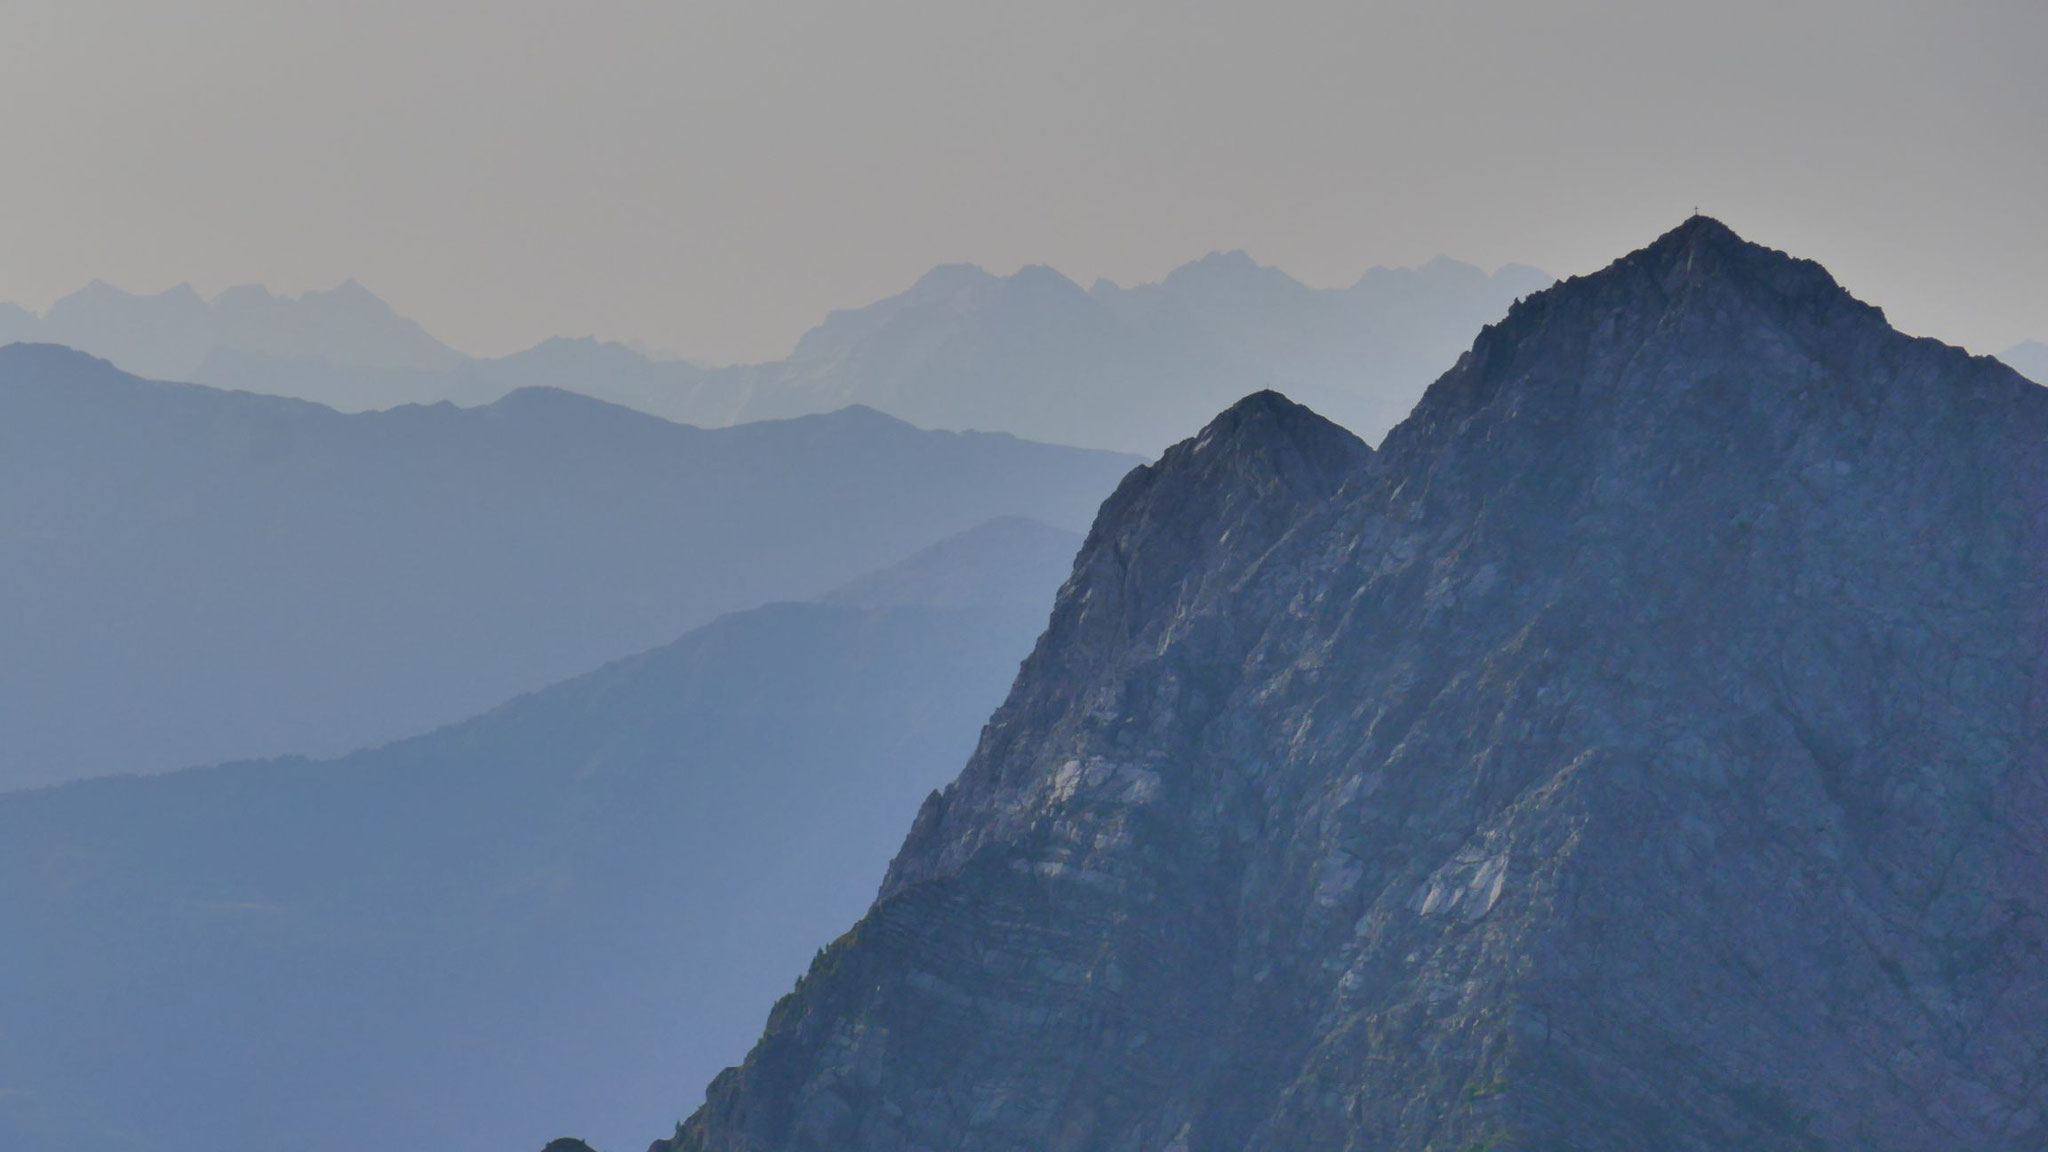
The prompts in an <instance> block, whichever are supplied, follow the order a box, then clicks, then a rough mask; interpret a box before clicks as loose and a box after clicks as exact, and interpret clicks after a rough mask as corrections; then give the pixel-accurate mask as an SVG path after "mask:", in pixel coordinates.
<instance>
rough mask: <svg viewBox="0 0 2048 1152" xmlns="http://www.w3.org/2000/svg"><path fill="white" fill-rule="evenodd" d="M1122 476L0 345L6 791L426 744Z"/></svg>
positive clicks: (1039, 513) (1064, 508) (965, 442)
mask: <svg viewBox="0 0 2048 1152" xmlns="http://www.w3.org/2000/svg"><path fill="white" fill-rule="evenodd" d="M1134 462H1135V461H1134V459H1133V458H1130V457H1123V456H1116V455H1111V454H1106V453H1096V452H1087V451H1082V450H1078V449H1070V448H1059V447H1050V446H1045V445H1038V444H1031V443H1027V442H1024V441H1020V440H1017V439H1014V438H1012V437H1009V436H1004V435H985V434H984V435H970V434H960V433H949V432H925V431H920V430H918V429H915V428H912V427H910V426H909V425H907V424H904V423H902V422H900V421H897V420H894V419H891V418H889V417H886V416H883V415H881V414H880V413H877V412H874V411H871V410H868V409H860V408H854V409H847V410H844V411H840V412H838V413H834V414H830V415H823V416H814V417H806V418H802V419H796V420H789V421H782V422H771V423H758V424H749V425H742V426H738V427H733V428H726V429H719V430H715V431H706V430H703V429H698V428H691V427H685V426H681V425H677V424H672V423H669V422H667V421H665V420H661V419H658V418H655V417H652V416H649V415H646V414H644V413H639V412H633V411H629V410H627V409H624V408H619V407H615V406H612V405H608V404H604V403H601V402H598V401H596V400H593V399H590V398H588V397H583V396H577V395H573V394H571V393H567V392H560V391H552V390H538V389H529V390H524V391H520V392H516V393H513V394H512V395H510V396H507V397H505V398H504V399H502V400H499V401H497V402H496V403H493V404H491V405H489V406H487V407H482V408H474V409H459V408H456V407H453V406H450V405H438V406H433V407H405V408H398V409H393V410H391V411H387V412H381V413H371V414H361V415H343V414H340V413H337V412H334V411H332V410H330V409H326V408H322V407H319V406H316V405H313V404H308V403H304V402H301V401H295V400H287V399H282V398H278V397H271V396H256V395H249V394H243V393H229V392H222V391H217V390H215V389H211V388H204V387H199V386H196V385H180V384H164V383H155V382H149V381H144V380H139V379H137V378H135V377H132V376H128V375H125V374H123V373H121V372H119V371H117V370H115V369H114V368H112V367H111V366H109V365H107V364H106V363H104V362H101V361H97V360H94V359H91V358H89V357H86V356H84V355H81V354H79V353H76V352H71V351H69V350H66V349H61V348H55V347H49V346H32V345H16V346H13V347H10V348H6V349H0V540H5V541H7V542H8V544H7V546H6V547H4V548H0V587H4V588H6V589H7V591H8V595H7V596H6V597H4V599H0V651H4V652H6V653H7V658H6V660H5V662H4V667H0V788H4V787H19V786H23V785H28V784H36V783H44V782H49V781H54V780H59V779H65V778H71V777H76V776H80V775H88V774H96V773H104V772H113V771H147V770H156V769H164V768H173V767H181V766H184V765H188V764H201V763H213V762H219V761H222V760H228V759H236V758H242V757H249V756H261V755H278V754H286V753H299V754H308V755H337V754H340V753H342V752H346V751H348V750H350V749H351V748H357V747H362V746H364V745H367V744H371V743H376V742H379V741H383V740H389V739H393V738H396V737H399V736H403V735H406V734H409V733H413V732H419V731H423V730H425V729H427V728H429V727H432V726H433V725H435V724H440V723H446V722H447V721H449V720H452V719H456V718H458V717H461V716H464V715H468V714H471V713H474V712H476V711H478V710H480V709H482V708H486V707H489V706H490V705H492V704H493V703H495V702H497V701H500V700H504V699H506V698H507V697H510V696H512V695H513V694H515V693H517V692H521V691H528V690H531V689H534V688H538V687H541V686H543V685H545V684H548V683H551V682H554V681H557V680H560V679H562V678H564V677H566V676H570V675H574V674H577V673H579V672H582V671H585V670H588V669H590V668H593V667H596V666H597V665H599V664H601V663H603V662H604V661H606V660H610V659H615V658H617V657H619V656H621V655H623V654H625V653H629V652H633V651H637V650H640V649H643V648H645V647H647V646H648V645H650V644H654V643H659V642H662V641H663V640H665V639H668V638H671V637H674V636H676V635H678V634H679V633H681V632H682V631H683V630H684V629H686V628H689V627H691V626H693V625H696V624H699V623H703V622H704V621H707V620H709V619H711V618H712V617H714V616H716V615H718V614H719V613H722V612H726V611H730V610H733V609H736V608H743V607H750V606H753V605H756V604H761V603H764V602H767V601H770V600H777V599H790V598H799V597H805V596H811V595H815V594H817V593H819V592H820V591H822V590H824V589H826V588H829V587H832V586H834V585H836V584H838V583H840V582H842V581H844V580H846V579H849V578H850V577H852V576H854V575H856V574H858V573H860V572H863V571H868V570H872V569H874V568H876V567H877V566H880V565H883V564H886V563H888V562H889V561H890V560H892V559H894V558H897V557H901V556H903V555H905V554H907V553H909V552H910V551H912V550H914V549H916V548H919V547H921V546H923V545H926V544H929V543H931V542H933V541H935V540H938V539H940V538H942V537H944V536H946V535H949V534H951V533H955V532H959V531H961V530H963V529H965V528H967V527H969V526H971V525H973V524H977V523H980V522H982V521H985V520H988V519H990V518H991V517H994V516H1000V515H1005V514H1020V515H1028V516H1032V517H1035V518H1038V519H1041V520H1044V521H1046V522H1048V523H1052V524H1056V525H1061V526H1067V527H1075V526H1079V525H1080V524H1083V523H1085V522H1086V520H1087V518H1088V516H1089V515H1090V513H1091V511H1092V509H1093V508H1094V506H1095V505H1096V504H1097V503H1098V502H1099V501H1100V499H1101V497H1102V496H1103V494H1104V493H1106V492H1108V491H1109V490H1110V489H1111V487H1112V486H1113V485H1114V484H1115V482H1116V480H1117V478H1118V477H1119V476H1121V475H1122V474H1123V473H1124V472H1125V471H1126V470H1127V469H1128V468H1129V467H1130V466H1131V464H1132V463H1134Z"/></svg>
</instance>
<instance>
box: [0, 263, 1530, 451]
mask: <svg viewBox="0 0 2048 1152" xmlns="http://www.w3.org/2000/svg"><path fill="white" fill-rule="evenodd" d="M1550 280H1551V278H1550V277H1549V276H1547V275H1545V274H1544V273H1542V272H1539V271H1537V270H1535V269H1533V268H1527V267H1523V266H1519V265H1509V266H1507V267H1504V268H1502V269H1500V270H1498V271H1496V272H1494V273H1492V274H1488V273H1485V272H1482V271H1481V270H1479V269H1478V268H1475V267H1473V266H1471V265H1468V264H1461V263H1459V262H1457V261H1454V260H1448V259H1442V258H1439V259H1437V260H1435V261H1432V262H1431V263H1429V264H1428V265H1425V266H1423V267H1421V268H1401V269H1392V268H1375V269H1372V270H1371V271H1369V272H1367V273H1366V274H1365V275H1364V276H1362V277H1361V278H1360V279H1359V280H1358V282H1357V283H1356V284H1354V285H1352V286H1351V287H1349V288H1338V289H1316V288H1310V287H1308V286H1307V285H1305V284H1302V283H1301V282H1299V281H1297V280H1295V279H1294V278H1293V277H1291V276H1289V275H1287V274H1286V273H1285V272H1282V271H1280V270H1279V269H1277V268H1269V267H1263V266H1260V265H1258V264H1256V263H1254V262H1253V261H1252V260H1251V258H1250V257H1249V256H1246V255H1245V254H1244V253H1242V252H1235V253H1218V254H1213V255H1211V256H1208V257H1205V258H1203V259H1201V260H1198V261H1195V262H1194V263H1192V264H1189V265H1186V266H1185V267H1183V268H1181V269H1179V270H1177V271H1175V272H1174V273H1172V274H1171V275H1169V276H1167V277H1166V278H1165V279H1164V280H1163V281H1162V282H1160V283H1157V284H1141V285H1136V286H1133V287H1129V288H1123V287H1119V286H1117V285H1115V284H1112V283H1110V282H1108V281H1102V282H1099V283H1097V284H1096V285H1095V287H1094V288H1093V289H1089V290H1083V289H1082V288H1081V287H1080V286H1079V285H1077V284H1075V283H1074V282H1072V281H1070V280H1068V279H1067V278H1066V277H1065V276H1062V275H1061V274H1060V273H1058V272H1056V271H1054V270H1053V269H1051V268H1047V267H1044V266H1042V265H1032V266H1027V267H1025V268H1023V269H1020V270H1019V271H1017V272H1015V273H1013V274H1011V275H1008V276H997V275H993V274H991V273H989V272H986V271H984V270H982V269H981V268H978V267H975V266H973V265H969V264H946V265H940V266H939V267H937V268H934V269H933V270H932V271H930V272H928V273H926V274H925V275H924V276H922V277H920V278H919V279H918V281H917V282H916V283H915V284H913V285H911V286H910V287H909V288H908V289H906V290H905V291H903V292H900V293H898V294H896V295H894V296H890V297H888V298H886V299H883V300H879V301H876V302H874V303H872V304H869V305H866V306H864V307H858V308H847V309H841V310H838V311H835V312H833V313H831V314H830V315H828V316H827V317H826V318H825V319H824V320H823V321H822V322H821V323H820V324H819V325H818V326H817V327H815V328H813V329H812V330H811V331H810V332H808V333H806V334H805V335H804V337H803V338H802V340H801V341H799V343H798V344H797V346H796V348H795V349H794V351H793V352H792V353H791V354H790V355H789V356H788V357H786V358H784V359H782V360H778V361H771V362H766V363H761V364H745V365H730V366H723V367H711V366H705V365H699V364H693V363H687V362H682V361H677V360H663V359H657V358H653V357H650V356H648V355H645V354H643V353H641V352H638V351H635V350H634V349H631V348H628V347H626V346H625V345H622V344H617V343H609V342H601V341H598V340H594V339H588V338H583V339H562V338H556V339H550V340H546V341H543V342H542V343H540V344H538V345H535V346H534V347H532V348H529V349H527V350H526V351H523V352H519V353H515V354H513V355H510V356H505V357H501V358H497V359H482V358H470V357H464V356H462V355H460V354H458V353H456V352H453V351H452V350H450V349H448V348H446V347H445V346H443V345H441V344H439V343H438V342H435V341H433V340H432V338H431V337H428V336H427V335H426V333H425V332H424V331H422V330H420V329H419V327H418V325H416V324H413V323H412V322H411V321H407V320H403V319H401V318H399V317H397V316H396V315H395V314H393V313H391V311H390V309H389V308H387V307H385V306H384V305H383V303H382V302H381V301H378V300H377V299H376V298H375V297H374V296H371V295H370V294H369V293H368V292H367V291H365V290H364V289H362V288H361V287H359V286H357V285H354V284H353V283H351V284H345V285H342V286H341V287H339V288H336V289H333V290H330V291H328V292H311V293H307V294H305V295H304V296H302V297H299V298H297V299H289V298H281V297H274V296H271V295H269V294H268V293H266V292H264V291H263V290H262V289H258V288H241V289H232V290H230V291H229V292H226V293H223V294H221V295H220V296H219V297H217V298H215V299H214V300H212V301H207V300H205V299H203V298H201V297H200V296H199V294H198V293H196V292H194V291H192V290H191V289H190V288H183V289H174V290H172V291H170V292H166V293H162V294H159V295H156V296H134V295H130V294H128V293H124V292H121V291H119V290H118V289H114V288H111V287H108V286H106V285H93V286H91V287H89V288H87V289H85V290H82V291H81V292H79V293H76V294H74V295H73V296H72V297H67V298H66V299H65V300H64V301H60V302H59V304H58V305H57V306H56V307H54V308H52V309H51V312H50V315H49V316H48V317H46V318H42V319H38V318H37V317H35V316H33V315H32V314H30V313H27V312H25V311H23V310H21V309H19V308H11V306H8V307H0V343H5V342H8V341H36V340H54V341H57V342H59V343H65V344H69V345H72V346H75V347H78V348H81V349H84V350H86V351H88V352H91V353H94V354H96V355H102V356H107V357H109V358H110V359H112V360H113V361H114V362H116V363H117V364H119V365H120V366H121V367H123V368H124V369H127V370H129V371H134V372H138V373H140V374H143V375H147V376H155V377H160V378H167V379H178V380H196V381H198V382H201V383H206V384H211V385H214V386H217V387H223V388H234V389H241V390H246V391H251V392H261V393H269V394H278V395H289V396H295V397H299V398H302V399H309V400H315V401H318V402H321V403H325V404H329V405H332V406H335V407H338V408H341V409H344V410H347V411H363V410H373V409H382V408H389V407H392V406H396V405H401V404H406V403H421V402H433V401H440V400H448V401H452V402H455V403H459V404H465V405H475V404H484V403H489V402H492V401H494V400H497V399H498V398H500V397H502V396H504V395H505V394H507V393H508V392H511V391H514V390H516V389H519V388H525V387H553V388H562V389H566V390H570V391H575V392H581V393H585V394H587V395H592V396H596V397H598V398H600V399H604V400H607V401H609V402H612V403H617V404H623V405H626V406H628V407H632V408H637V409H640V410H642V411H645V412H651V413H654V414H656V415H659V416H663V417H666V418H668V419H672V420H677V421H680V422H683V423H689V424H695V425H700V426H706V427H722V426H725V425H729V424H736V423H745V422H749V421H757V420H768V419H780V418H784V417H790V416H799V415H805V414H811V413H819V412H832V411H837V410H839V409H841V408H845V407H847V406H849V405H854V404H862V405H867V406H870V407H874V408H877V409H880V410H882V411H885V412H888V413H889V414H890V415H893V416H896V417H898V418H901V419H904V420H907V421H909V422H911V423H913V424H916V425H918V426H920V427H925V428H946V429H959V430H966V429H981V430H987V431H1002V432H1010V433H1013V434H1015V435H1019V436H1024V437H1026V438H1029V439H1041V440H1047V441H1050V442H1054V443H1061V444H1076V445H1080V446H1083V447H1106V448H1111V449H1115V450H1120V451H1132V452H1141V453H1144V454H1146V455H1152V454H1156V453H1157V452H1158V451H1159V450H1161V449H1163V448H1164V447H1166V445H1168V444H1170V443H1172V442H1174V441H1175V440H1178V439H1180V438H1182V437H1183V436H1185V435H1187V434H1189V433H1191V432H1193V431H1194V430H1195V429H1196V428H1197V427H1199V426H1200V423H1201V421H1203V420H1204V419H1206V418H1207V417H1208V416H1209V415H1211V414H1212V413H1214V412H1215V411H1216V409H1217V408H1219V407H1221V406H1222V405H1224V404H1226V403H1228V402H1229V401H1230V400H1232V399H1235V398H1236V397H1238V396H1240V395H1242V394H1243V393H1244V392H1245V391H1247V390H1249V389H1250V388H1253V387H1258V386H1270V387H1281V388H1285V389H1287V390H1288V391H1290V392H1291V393H1294V394H1296V395H1297V396H1298V397H1299V398H1302V399H1306V400H1310V401H1312V402H1314V403H1315V404H1316V405H1317V406H1318V407H1319V408H1321V409H1322V410H1324V411H1325V412H1327V413H1328V414H1329V415H1331V416H1332V417H1333V418H1335V419H1337V420H1339V421H1340V422H1342V423H1346V424H1348V425H1350V426H1351V427H1353V428H1354V429H1356V430H1357V431H1359V432H1360V433H1362V434H1364V435H1367V436H1369V437H1373V438H1377V437H1378V436H1379V435H1381V434H1382V433H1384V432H1385V430H1386V429H1387V428H1388V427H1389V426H1391V425H1392V424H1393V423H1394V422H1395V421H1397V420H1399V419H1400V418H1401V417H1402V416H1403V415H1405V414H1406V412H1407V410H1408V408H1409V407H1410V406H1411V405H1412V404H1413V403H1414V401H1415V398H1416V397H1417V396H1419V395H1420V394H1421V390H1422V387H1423V386H1424V385H1425V384H1426V383H1427V382H1428V381H1429V380H1430V379H1431V378H1432V377H1433V376H1435V375H1436V374H1437V373H1439V372H1441V371H1442V370H1443V369H1444V368H1445V367H1446V366H1447V365H1449V364H1450V362H1451V361H1452V360H1453V359H1455V358H1456V355H1457V352H1458V350H1459V349H1461V348H1463V347H1464V345H1465V344H1466V342H1467V341H1468V340H1469V339H1470V337H1471V333H1472V332H1473V331H1474V330H1476V329H1477V328H1478V327H1479V325H1481V324H1483V323H1485V322H1487V321H1489V320H1492V319H1494V318H1496V317H1498V316H1499V315H1500V314H1501V312H1502V311H1504V310H1505V309H1506V307H1507V305H1508V303H1509V302H1510V301H1512V300H1514V299H1515V298H1517V297H1518V296H1521V295H1524V294H1526V293H1528V292H1533V291H1535V290H1536V289H1538V288H1541V287H1543V286H1545V285H1547V284H1549V283H1550Z"/></svg>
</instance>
